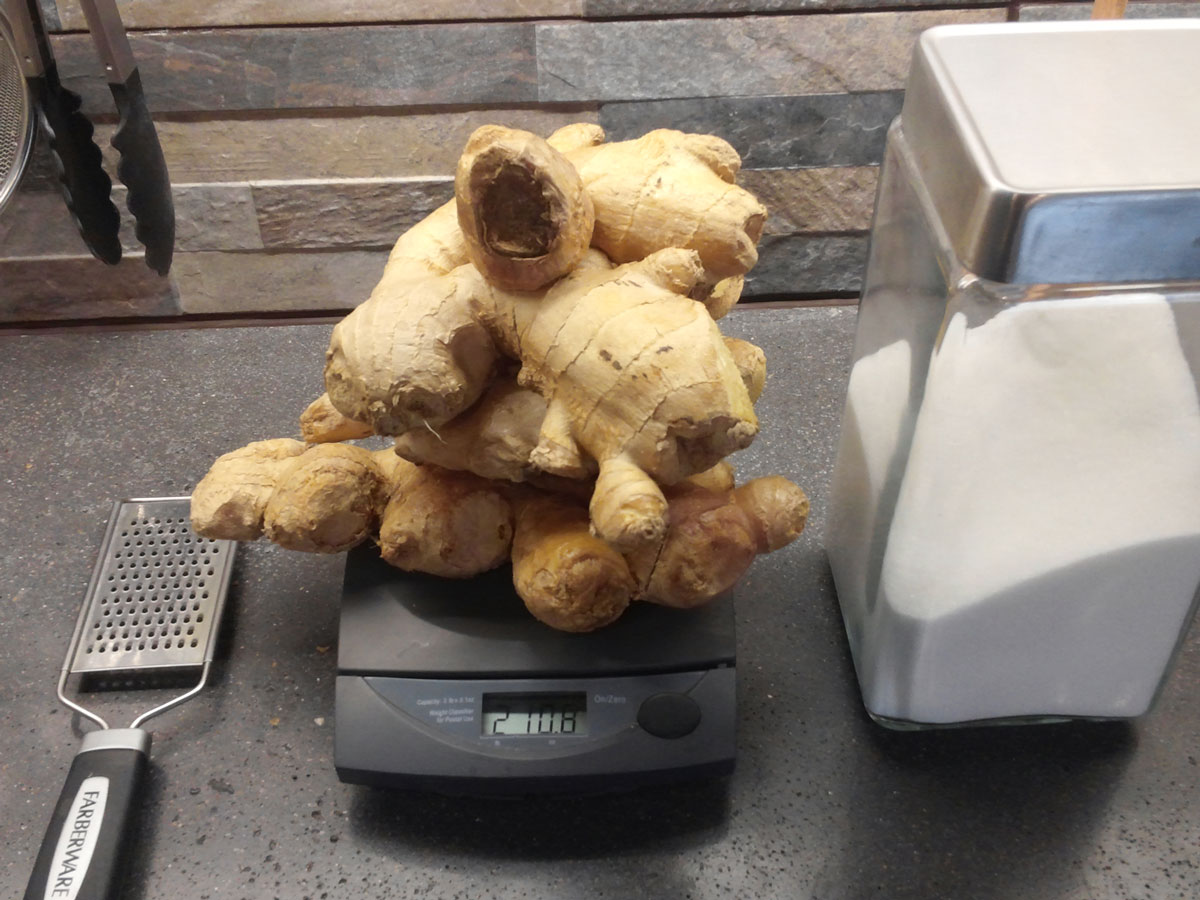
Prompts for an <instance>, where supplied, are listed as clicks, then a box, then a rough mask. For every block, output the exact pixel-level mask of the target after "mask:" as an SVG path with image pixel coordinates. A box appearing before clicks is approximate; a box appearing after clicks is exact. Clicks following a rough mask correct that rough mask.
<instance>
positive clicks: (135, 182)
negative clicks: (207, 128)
mask: <svg viewBox="0 0 1200 900" xmlns="http://www.w3.org/2000/svg"><path fill="white" fill-rule="evenodd" d="M109 89H110V90H111V91H112V95H113V100H115V101H116V104H117V109H118V111H119V112H120V113H121V122H120V125H118V126H117V130H116V132H115V133H114V134H113V136H112V141H111V143H112V145H113V146H114V147H115V148H116V149H117V150H118V151H119V152H120V154H121V159H120V161H119V162H118V163H117V177H118V178H120V179H121V181H122V182H123V183H124V184H125V186H126V187H127V188H128V189H129V196H128V198H127V203H128V206H129V211H130V212H131V213H133V218H134V221H135V222H136V234H137V239H138V240H139V241H141V242H142V243H143V244H145V246H146V265H148V266H149V267H150V268H152V269H153V270H154V271H156V272H157V273H158V274H159V275H166V274H167V271H168V270H169V269H170V268H171V257H172V256H173V255H174V251H175V201H174V200H173V199H172V197H171V176H170V175H169V174H168V172H167V161H166V160H165V159H164V158H163V152H162V145H161V144H159V142H158V133H157V132H156V131H155V130H154V121H153V120H152V119H151V118H150V110H149V109H148V108H147V106H146V97H145V95H144V94H143V93H142V76H141V75H140V74H139V73H138V70H137V69H134V70H133V72H132V74H131V75H130V76H129V78H128V79H127V80H126V81H124V82H123V83H120V84H117V83H110V84H109Z"/></svg>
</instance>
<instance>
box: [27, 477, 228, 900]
mask: <svg viewBox="0 0 1200 900" xmlns="http://www.w3.org/2000/svg"><path fill="white" fill-rule="evenodd" d="M189 508H190V498H188V497H165V498H154V499H142V500H123V501H118V502H117V503H116V504H114V506H113V511H112V515H111V516H110V518H109V522H108V531H107V533H106V535H105V538H104V544H103V546H102V548H101V551H100V555H99V558H98V559H97V560H96V565H95V568H94V569H93V570H92V578H91V582H90V583H89V585H88V591H87V595H86V596H85V598H84V601H83V606H82V608H81V609H80V611H79V618H78V619H77V621H76V623H75V633H74V635H73V636H72V638H71V643H70V646H69V647H68V649H67V656H66V659H65V660H64V661H63V667H62V671H61V673H60V674H59V679H58V697H59V699H60V700H61V701H62V702H63V703H64V704H66V705H67V706H68V707H70V708H71V709H73V710H75V711H76V712H78V713H80V714H82V715H84V716H87V717H88V718H89V719H91V720H92V721H93V722H95V723H96V724H98V725H99V726H100V730H98V731H92V732H89V733H88V734H86V735H84V738H83V745H82V746H81V748H80V750H79V753H78V754H77V755H76V756H75V760H74V762H73V763H72V764H71V770H70V772H69V773H68V775H67V781H66V784H65V785H64V786H63V790H62V794H61V795H60V797H59V800H58V804H57V805H56V807H55V809H54V815H53V816H52V817H51V819H50V826H49V827H48V828H47V830H46V836H45V838H43V840H42V847H41V850H40V851H39V853H38V857H37V861H36V863H35V864H34V869H33V875H32V877H31V878H30V881H29V886H28V888H27V889H26V892H25V900H44V898H52V897H71V898H76V900H87V898H100V900H103V898H115V897H116V896H117V895H118V893H119V884H118V878H117V875H118V865H117V864H118V859H119V856H120V852H121V849H122V843H123V840H122V839H123V836H124V833H125V831H126V828H127V825H128V824H129V821H130V813H131V811H132V808H133V801H134V798H135V797H136V795H137V791H138V788H139V785H140V783H141V780H142V776H143V774H144V772H145V767H146V762H147V760H148V758H149V753H150V735H149V733H148V732H146V731H144V730H142V728H141V725H142V724H143V723H144V722H146V721H147V720H148V719H150V718H152V717H154V716H157V715H159V714H160V713H163V712H165V711H166V710H168V709H171V708H173V707H175V706H177V705H179V704H180V703H183V702H184V701H185V700H188V699H190V698H191V697H193V696H195V695H196V694H197V693H199V691H200V690H201V689H202V688H203V687H204V685H205V682H206V681H207V679H208V673H209V669H210V667H211V665H212V659H213V652H214V649H215V644H216V637H217V633H218V630H219V628H220V623H221V613H222V610H223V609H224V605H225V597H226V594H227V592H228V588H229V579H230V576H231V574H232V571H233V557H234V550H235V548H236V546H237V545H236V544H235V543H234V542H233V541H212V540H208V539H205V538H201V537H199V536H197V535H196V534H194V533H193V532H192V530H191V526H190V523H189ZM197 670H198V678H199V680H198V682H197V683H196V684H195V685H194V686H193V687H192V688H191V689H190V690H188V691H187V692H186V693H183V694H181V695H180V696H177V697H175V698H173V699H171V700H169V701H168V702H166V703H163V704H160V705H159V706H156V707H154V708H153V709H151V710H149V711H148V712H145V713H142V714H141V715H140V716H138V717H137V718H136V719H134V720H133V723H132V724H131V725H130V726H129V727H128V728H110V727H109V725H108V723H107V722H105V721H104V719H102V718H100V716H98V715H96V714H95V713H93V712H91V711H89V710H87V709H85V708H84V707H83V706H81V705H79V704H78V703H76V702H74V701H72V700H71V699H70V698H68V697H67V695H66V686H67V682H68V679H69V678H70V677H71V676H72V675H77V676H80V677H81V678H82V679H84V680H85V681H88V682H90V680H91V679H103V680H106V681H111V679H112V678H113V677H114V676H115V677H119V679H120V682H121V684H122V686H125V685H126V684H129V685H141V686H145V685H144V684H143V681H144V680H145V678H146V676H155V678H154V681H155V682H157V683H161V676H162V675H163V674H164V673H166V674H169V675H171V676H173V677H182V676H186V675H189V674H192V673H195V672H196V671H197ZM109 686H111V684H110V685H109Z"/></svg>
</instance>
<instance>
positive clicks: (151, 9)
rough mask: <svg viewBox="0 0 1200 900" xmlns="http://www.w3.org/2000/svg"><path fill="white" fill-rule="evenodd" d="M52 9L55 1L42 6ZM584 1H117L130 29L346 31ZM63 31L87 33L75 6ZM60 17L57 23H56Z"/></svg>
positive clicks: (556, 12)
mask: <svg viewBox="0 0 1200 900" xmlns="http://www.w3.org/2000/svg"><path fill="white" fill-rule="evenodd" d="M41 2H42V3H43V5H48V6H50V7H51V8H53V6H54V0H41ZM583 2H584V0H488V2H487V3H479V2H476V0H436V2H433V3H431V2H429V0H341V2H336V3H330V2H329V0H221V2H219V3H214V2H212V0H117V8H118V10H119V11H120V13H121V19H122V20H123V21H124V23H125V27H126V28H204V27H220V26H223V25H226V26H227V25H234V24H236V25H243V26H244V25H310V24H311V25H320V24H329V25H342V24H346V23H350V22H407V21H414V20H415V21H426V22H428V21H431V20H441V19H458V20H469V19H531V18H568V17H570V18H578V17H579V16H581V15H582V14H583ZM59 4H60V6H61V18H62V26H63V27H64V28H67V29H71V30H77V29H81V28H86V27H87V20H86V19H85V18H84V16H83V10H82V9H80V7H79V4H78V2H75V0H59ZM57 15H58V14H57V13H56V17H57Z"/></svg>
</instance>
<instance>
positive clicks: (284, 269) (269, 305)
mask: <svg viewBox="0 0 1200 900" xmlns="http://www.w3.org/2000/svg"><path fill="white" fill-rule="evenodd" d="M386 261H387V251H384V250H378V251H357V250H351V251H346V252H341V253H178V254H176V255H175V264H174V266H173V267H172V269H171V275H172V277H173V278H174V279H175V281H176V283H177V285H178V289H179V297H180V305H181V308H182V310H183V312H185V313H245V312H273V311H281V310H288V311H314V312H316V311H321V310H331V309H350V308H352V307H355V306H357V305H358V304H359V303H362V302H363V301H364V300H366V299H367V297H368V296H370V293H371V291H372V290H373V289H374V287H375V285H376V284H377V283H378V282H379V278H380V276H381V275H382V274H383V264H384V263H385V262H386ZM317 366H318V369H319V367H320V363H319V362H318V363H317Z"/></svg>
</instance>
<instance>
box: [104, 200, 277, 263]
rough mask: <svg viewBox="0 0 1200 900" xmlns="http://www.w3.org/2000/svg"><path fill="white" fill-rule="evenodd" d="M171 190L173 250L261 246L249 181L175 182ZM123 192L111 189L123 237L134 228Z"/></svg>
mask: <svg viewBox="0 0 1200 900" xmlns="http://www.w3.org/2000/svg"><path fill="white" fill-rule="evenodd" d="M171 193H172V195H173V199H174V201H175V249H176V251H180V250H184V251H186V250H261V249H262V248H263V242H262V237H261V236H260V235H259V233H258V217H257V216H256V215H255V212H254V198H253V197H252V196H251V193H250V186H249V185H248V184H175V185H174V186H173V187H172V191H171ZM125 195H126V191H125V187H124V185H120V184H118V185H117V186H116V187H115V188H114V189H113V198H114V202H115V203H116V204H117V208H118V209H119V210H120V211H121V230H122V236H123V238H124V236H125V235H130V236H132V235H133V230H134V227H135V223H134V219H133V215H132V214H131V213H130V212H129V208H128V206H126V200H125ZM129 239H130V240H133V238H132V237H130V238H129Z"/></svg>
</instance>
